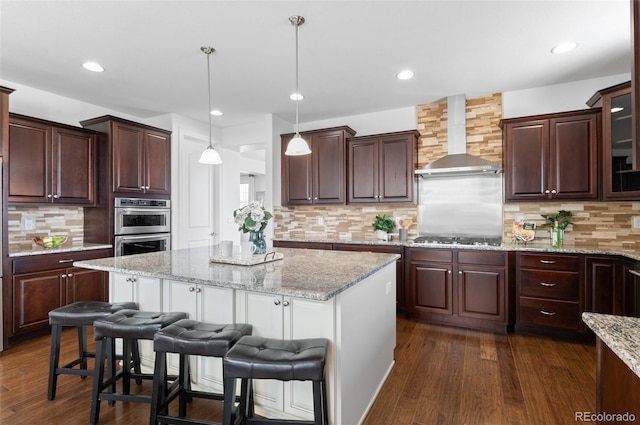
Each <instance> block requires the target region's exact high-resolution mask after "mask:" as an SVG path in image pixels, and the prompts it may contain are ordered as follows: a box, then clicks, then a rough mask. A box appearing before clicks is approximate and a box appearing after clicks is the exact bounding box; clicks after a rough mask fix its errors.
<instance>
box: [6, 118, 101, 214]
mask: <svg viewBox="0 0 640 425" xmlns="http://www.w3.org/2000/svg"><path fill="white" fill-rule="evenodd" d="M7 155H8V156H7V157H6V158H5V161H6V162H5V164H7V167H8V169H9V172H8V185H7V186H8V202H9V203H10V204H51V203H55V204H66V205H81V206H90V205H93V204H94V203H95V179H96V134H95V133H94V132H91V131H87V130H83V129H82V128H74V127H71V126H66V125H64V124H58V123H53V122H49V121H44V120H40V119H37V118H32V117H26V116H22V115H16V114H11V115H10V116H9V143H8V149H7Z"/></svg>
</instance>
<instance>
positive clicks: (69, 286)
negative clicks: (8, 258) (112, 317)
mask: <svg viewBox="0 0 640 425" xmlns="http://www.w3.org/2000/svg"><path fill="white" fill-rule="evenodd" d="M107 255H108V251H107V250H96V251H95V252H91V251H86V252H78V253H76V252H73V253H65V254H62V253H61V254H42V255H38V256H28V257H20V258H16V259H14V260H13V261H12V267H11V270H12V273H11V276H10V277H9V279H10V282H11V284H10V285H6V286H5V287H4V289H3V296H4V297H5V299H6V300H8V301H10V302H6V301H5V302H4V309H5V312H4V317H5V320H4V321H5V326H4V330H5V334H6V335H5V338H12V337H14V336H23V335H27V334H29V333H30V332H33V331H37V330H40V329H46V328H47V327H48V326H49V311H51V310H53V309H55V308H58V307H61V306H63V305H66V304H69V303H72V302H75V301H106V300H107V299H108V287H107V274H106V273H105V272H102V271H97V270H87V269H80V268H76V267H71V266H70V265H71V263H73V261H76V260H81V259H82V260H84V259H90V258H101V257H106V256H107ZM67 266H69V267H67ZM7 342H8V340H5V345H6V346H8V345H10V344H8V343H7Z"/></svg>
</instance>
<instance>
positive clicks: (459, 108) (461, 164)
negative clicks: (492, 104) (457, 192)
mask: <svg viewBox="0 0 640 425" xmlns="http://www.w3.org/2000/svg"><path fill="white" fill-rule="evenodd" d="M465 109H466V98H465V95H464V94H459V95H455V96H449V97H447V114H448V121H447V133H448V134H447V142H448V155H446V156H444V157H442V158H440V159H437V160H435V161H433V162H432V163H430V164H427V165H426V166H424V167H422V168H419V169H417V170H416V171H415V173H416V174H420V175H424V176H428V175H443V174H473V173H499V172H500V171H501V170H502V166H501V165H500V164H496V163H494V162H491V161H489V160H486V159H484V158H480V157H478V156H474V155H470V154H468V153H467V128H466V117H465V115H466V111H465Z"/></svg>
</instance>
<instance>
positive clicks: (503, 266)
mask: <svg viewBox="0 0 640 425" xmlns="http://www.w3.org/2000/svg"><path fill="white" fill-rule="evenodd" d="M407 251H408V254H407V259H406V261H407V263H408V265H409V266H408V273H409V280H408V289H407V293H406V299H407V310H408V312H409V314H411V315H413V316H416V317H418V318H421V319H423V320H426V321H429V322H433V323H446V324H452V325H457V326H465V327H471V328H474V327H475V328H482V329H494V330H501V331H505V330H507V329H508V328H509V326H510V325H511V322H512V320H511V318H510V316H509V294H510V292H511V291H510V285H509V284H508V282H509V278H508V275H509V265H508V263H509V260H508V254H507V253H505V252H489V251H466V250H459V251H458V250H449V249H421V248H409V249H408V250H407Z"/></svg>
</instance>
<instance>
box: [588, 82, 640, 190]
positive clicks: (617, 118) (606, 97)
mask: <svg viewBox="0 0 640 425" xmlns="http://www.w3.org/2000/svg"><path fill="white" fill-rule="evenodd" d="M631 102H632V93H631V82H630V81H629V82H626V83H622V84H618V85H615V86H612V87H608V88H606V89H602V90H600V91H598V92H596V93H595V94H594V95H593V96H592V97H591V98H590V99H589V100H588V101H587V104H588V105H589V106H597V107H600V106H601V107H602V111H603V112H602V160H601V174H602V197H601V198H602V200H605V201H612V200H621V199H640V163H639V160H638V157H639V156H640V149H638V147H637V142H634V138H633V137H632V134H633V120H632V111H631V109H632V108H631Z"/></svg>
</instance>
